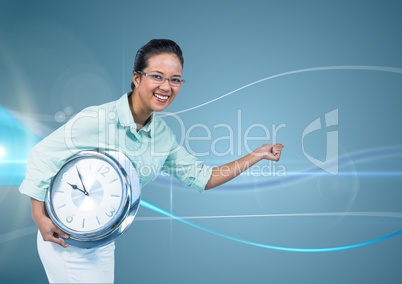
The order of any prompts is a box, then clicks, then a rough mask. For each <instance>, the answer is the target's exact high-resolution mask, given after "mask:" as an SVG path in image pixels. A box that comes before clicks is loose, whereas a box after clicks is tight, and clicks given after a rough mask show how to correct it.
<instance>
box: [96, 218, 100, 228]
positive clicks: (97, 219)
mask: <svg viewBox="0 0 402 284" xmlns="http://www.w3.org/2000/svg"><path fill="white" fill-rule="evenodd" d="M96 221H98V225H99V226H100V221H99V218H98V216H96Z"/></svg>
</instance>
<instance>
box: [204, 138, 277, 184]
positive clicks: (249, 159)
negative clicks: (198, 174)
mask: <svg viewBox="0 0 402 284" xmlns="http://www.w3.org/2000/svg"><path fill="white" fill-rule="evenodd" d="M283 147H284V145H283V144H279V143H278V144H276V143H271V144H264V145H262V146H261V147H259V148H257V149H256V150H254V151H253V152H251V153H249V154H247V155H246V156H244V157H241V158H240V159H238V160H235V161H233V162H230V163H227V164H225V165H222V166H218V167H215V168H213V170H212V175H211V178H210V179H209V181H208V183H207V185H206V187H205V189H211V188H214V187H216V186H219V185H221V184H224V183H226V182H228V181H230V180H231V179H233V178H235V177H237V176H238V175H239V174H241V173H242V172H244V171H245V170H247V169H248V168H250V167H251V166H253V165H254V164H256V163H257V162H259V161H261V160H264V159H265V160H271V161H279V159H280V157H281V152H282V148H283Z"/></svg>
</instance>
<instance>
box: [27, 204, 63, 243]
mask: <svg viewBox="0 0 402 284" xmlns="http://www.w3.org/2000/svg"><path fill="white" fill-rule="evenodd" d="M31 206H32V219H33V220H34V221H35V223H36V225H37V226H38V228H39V231H40V233H41V235H42V238H43V240H44V241H47V242H53V243H56V244H58V245H60V246H62V247H64V248H66V247H67V244H66V243H65V242H64V241H63V240H62V239H60V238H59V236H60V237H63V238H65V239H66V238H68V237H69V236H68V235H67V234H66V233H65V232H63V231H62V230H60V229H59V228H58V227H57V226H56V225H55V224H54V223H53V221H52V220H51V219H50V218H49V217H48V216H47V215H46V212H45V203H44V202H42V201H39V200H36V199H34V198H31Z"/></svg>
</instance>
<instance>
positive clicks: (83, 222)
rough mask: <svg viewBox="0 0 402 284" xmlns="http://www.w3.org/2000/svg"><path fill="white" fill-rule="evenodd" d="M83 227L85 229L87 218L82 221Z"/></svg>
mask: <svg viewBox="0 0 402 284" xmlns="http://www.w3.org/2000/svg"><path fill="white" fill-rule="evenodd" d="M82 227H83V228H84V227H85V218H84V219H82Z"/></svg>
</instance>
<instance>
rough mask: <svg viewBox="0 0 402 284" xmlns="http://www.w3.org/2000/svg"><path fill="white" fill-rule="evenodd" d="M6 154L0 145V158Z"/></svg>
mask: <svg viewBox="0 0 402 284" xmlns="http://www.w3.org/2000/svg"><path fill="white" fill-rule="evenodd" d="M5 155H6V150H5V149H4V148H3V147H1V146H0V158H3V157H4V156H5Z"/></svg>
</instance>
